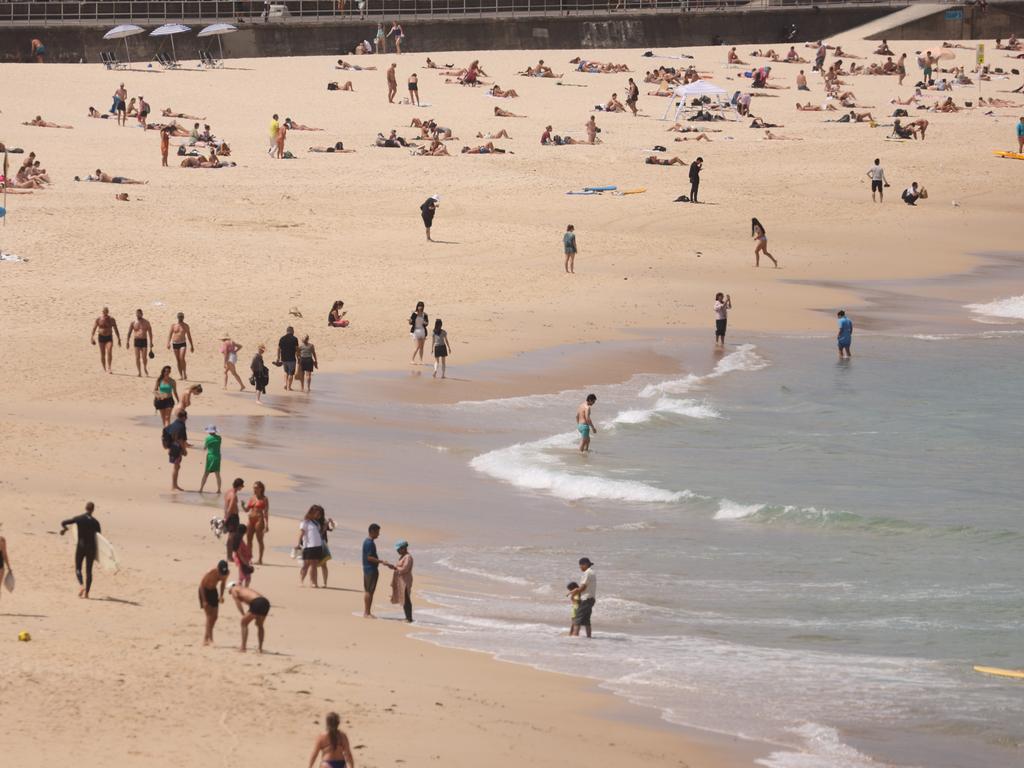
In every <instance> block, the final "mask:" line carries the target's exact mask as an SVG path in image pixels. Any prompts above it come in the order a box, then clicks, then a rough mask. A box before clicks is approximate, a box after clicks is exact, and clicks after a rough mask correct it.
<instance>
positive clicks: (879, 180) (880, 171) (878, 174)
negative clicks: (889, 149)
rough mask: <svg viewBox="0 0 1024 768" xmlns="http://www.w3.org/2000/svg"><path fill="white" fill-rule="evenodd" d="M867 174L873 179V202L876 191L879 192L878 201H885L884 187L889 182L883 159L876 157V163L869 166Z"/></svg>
mask: <svg viewBox="0 0 1024 768" xmlns="http://www.w3.org/2000/svg"><path fill="white" fill-rule="evenodd" d="M867 176H868V178H869V179H871V202H872V203H873V202H875V193H876V192H877V193H878V202H880V203H881V202H884V200H885V194H884V193H883V192H882V188H883V187H885V186H886V185H887V183H888V182H886V180H885V169H884V168H882V161H881V159H880V158H877V157H876V158H875V164H874V165H872V166H871V167H870V168H868V173H867Z"/></svg>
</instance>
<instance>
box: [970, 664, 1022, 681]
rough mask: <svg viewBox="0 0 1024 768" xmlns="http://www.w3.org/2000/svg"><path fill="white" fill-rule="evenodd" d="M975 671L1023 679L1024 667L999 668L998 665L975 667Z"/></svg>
mask: <svg viewBox="0 0 1024 768" xmlns="http://www.w3.org/2000/svg"><path fill="white" fill-rule="evenodd" d="M974 671H975V672H981V673H982V674H983V675H998V676H999V677H1012V678H1014V679H1015V680H1024V669H1000V668H999V667H975V668H974Z"/></svg>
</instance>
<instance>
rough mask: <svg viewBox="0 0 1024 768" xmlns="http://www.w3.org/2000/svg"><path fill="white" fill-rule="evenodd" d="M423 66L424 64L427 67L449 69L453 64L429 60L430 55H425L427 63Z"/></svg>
mask: <svg viewBox="0 0 1024 768" xmlns="http://www.w3.org/2000/svg"><path fill="white" fill-rule="evenodd" d="M424 66H426V68H427V69H451V68H452V67H454V66H455V65H454V64H437V63H435V62H433V61H431V60H430V57H429V56H427V63H426V64H425V65H424Z"/></svg>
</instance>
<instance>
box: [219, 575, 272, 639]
mask: <svg viewBox="0 0 1024 768" xmlns="http://www.w3.org/2000/svg"><path fill="white" fill-rule="evenodd" d="M228 594H229V595H231V597H232V599H233V600H234V601H235V607H236V608H238V612H239V613H240V614H242V621H241V625H242V647H241V648H239V649H238V650H240V651H241V652H242V653H245V651H246V645H247V643H248V642H249V625H250V624H252V623H253V622H254V621H255V622H256V637H257V640H258V641H259V645H258V650H259V652H260V653H263V623H264V622H265V621H266V620H267V614H269V613H270V601H269V600H267V598H265V597H264V596H263V595H261V594H260V593H259V592H257V591H256V590H255V589H252V588H250V587H240V586H238V585H237V584H235V582H233V581H229V582H228ZM243 605H244V606H248V608H249V612H248V613H246V612H245V609H244V608H243V607H242V606H243Z"/></svg>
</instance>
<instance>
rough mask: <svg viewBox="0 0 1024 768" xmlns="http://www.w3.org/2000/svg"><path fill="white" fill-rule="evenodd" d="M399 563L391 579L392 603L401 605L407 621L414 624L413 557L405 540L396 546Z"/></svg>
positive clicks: (394, 566)
mask: <svg viewBox="0 0 1024 768" xmlns="http://www.w3.org/2000/svg"><path fill="white" fill-rule="evenodd" d="M395 551H396V552H398V562H397V563H395V564H394V565H393V566H392V567H393V568H394V571H395V574H394V576H392V577H391V602H392V604H394V605H401V606H402V610H403V611H405V620H406V621H407V622H409V623H410V624H412V555H410V554H409V542H408V541H406V540H405V539H402V540H401V541H399V542H397V543H396V544H395Z"/></svg>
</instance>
